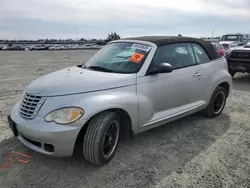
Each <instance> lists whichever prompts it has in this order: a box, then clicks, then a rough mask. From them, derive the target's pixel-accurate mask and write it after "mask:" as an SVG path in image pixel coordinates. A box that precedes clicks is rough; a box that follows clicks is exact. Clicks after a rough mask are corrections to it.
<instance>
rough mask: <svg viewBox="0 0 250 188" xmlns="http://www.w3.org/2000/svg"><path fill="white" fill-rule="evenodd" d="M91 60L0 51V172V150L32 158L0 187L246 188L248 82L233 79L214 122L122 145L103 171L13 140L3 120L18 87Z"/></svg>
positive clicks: (181, 123)
mask: <svg viewBox="0 0 250 188" xmlns="http://www.w3.org/2000/svg"><path fill="white" fill-rule="evenodd" d="M94 53H95V51H85V52H84V51H64V52H63V51H60V52H28V51H25V52H0V166H1V165H2V164H4V163H5V162H6V160H5V158H4V154H5V153H6V152H8V151H12V150H14V151H19V152H23V153H26V154H28V155H30V156H32V161H31V162H30V163H29V164H18V163H16V162H14V164H12V165H11V166H10V167H8V168H6V169H5V170H4V171H2V172H0V187H1V188H7V187H8V188H9V187H13V188H14V187H15V188H17V187H20V188H29V187H35V188H45V187H46V188H47V187H48V188H50V187H53V188H54V187H60V188H66V187H68V188H71V187H72V188H75V187H82V188H88V187H96V188H99V187H107V188H116V187H119V188H123V187H135V188H139V187H141V188H147V187H156V188H160V187H197V188H198V187H199V188H200V187H209V188H214V187H218V188H221V187H223V188H235V187H239V188H243V187H244V188H247V187H248V188H249V187H250V75H241V74H238V75H236V78H235V79H234V90H233V92H232V95H231V96H230V98H229V99H228V102H227V105H226V108H225V111H224V113H223V114H222V115H221V116H220V117H218V118H216V119H208V118H205V117H203V116H201V115H199V114H196V115H193V116H190V117H186V118H183V119H181V120H178V121H176V122H173V123H170V124H167V125H164V126H162V127H159V128H156V129H154V130H151V131H148V132H145V133H142V134H140V135H138V136H136V137H135V138H134V139H133V140H131V141H123V142H122V143H121V144H120V145H119V148H118V150H117V153H116V155H115V157H114V159H113V161H111V162H110V163H109V164H108V165H106V166H104V167H95V166H93V165H90V164H88V163H86V162H85V161H84V160H83V159H82V158H79V157H72V158H52V157H48V156H44V155H40V154H38V153H36V152H33V151H31V150H29V149H27V148H26V147H24V146H23V145H22V144H21V143H20V142H19V141H18V140H17V139H16V138H13V137H12V134H11V133H10V131H9V128H8V127H7V121H6V116H7V115H8V114H9V113H10V109H11V107H12V105H13V104H14V103H15V102H16V101H17V99H18V97H19V96H20V94H21V92H22V91H23V89H24V88H25V86H26V85H27V84H28V83H29V82H30V81H31V80H33V79H34V78H36V77H39V76H41V75H44V74H46V73H49V72H52V71H54V70H57V69H59V68H64V67H68V66H71V65H76V64H79V63H81V62H83V61H84V60H86V59H88V58H90V56H91V55H92V54H94Z"/></svg>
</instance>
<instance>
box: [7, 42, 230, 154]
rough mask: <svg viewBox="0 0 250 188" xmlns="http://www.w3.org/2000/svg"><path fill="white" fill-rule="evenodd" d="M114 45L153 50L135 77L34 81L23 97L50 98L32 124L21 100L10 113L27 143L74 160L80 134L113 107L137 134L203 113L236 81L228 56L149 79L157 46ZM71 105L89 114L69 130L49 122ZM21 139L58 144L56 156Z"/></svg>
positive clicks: (79, 73) (62, 76) (76, 75)
mask: <svg viewBox="0 0 250 188" xmlns="http://www.w3.org/2000/svg"><path fill="white" fill-rule="evenodd" d="M113 42H133V43H141V44H147V45H150V46H151V47H152V48H151V51H150V52H149V54H148V56H147V59H146V60H145V62H144V64H143V66H142V67H141V69H140V70H139V72H138V73H136V74H115V73H106V72H105V73H104V72H98V71H90V70H84V69H81V68H77V67H71V68H69V70H68V69H63V70H60V71H56V72H54V73H51V74H48V75H45V76H43V77H41V78H38V79H36V80H35V81H33V82H32V83H31V84H30V85H29V86H28V87H27V88H26V89H25V91H24V92H28V93H32V94H37V95H40V96H46V97H47V99H46V100H45V102H44V104H43V105H42V107H41V108H40V110H39V112H38V114H37V116H36V117H35V118H34V119H29V120H28V119H25V118H22V117H21V116H20V115H19V114H18V108H19V105H20V102H21V99H19V101H18V102H17V104H16V105H15V106H14V108H13V109H12V111H11V118H12V119H13V120H14V121H15V122H16V123H17V129H18V131H19V133H20V134H21V135H19V140H20V141H21V142H22V143H23V144H25V145H26V146H28V147H29V148H31V149H33V150H35V151H37V152H40V153H43V154H47V155H53V156H71V155H72V153H73V149H74V145H75V142H76V138H77V136H78V134H79V132H80V130H81V129H82V127H83V126H85V125H86V122H87V121H88V120H89V119H90V118H92V117H93V116H94V115H96V114H97V113H99V112H102V111H104V110H109V109H114V108H118V109H122V110H124V111H126V112H127V113H128V114H129V116H130V119H131V122H132V131H133V132H134V134H137V133H139V132H142V131H145V130H148V129H151V128H153V127H157V126H160V125H162V124H164V123H167V122H170V121H172V120H175V119H179V118H181V117H184V116H187V115H189V114H192V113H195V112H197V111H199V110H202V109H204V108H205V107H206V106H207V104H208V102H209V100H210V97H211V96H212V93H213V91H214V90H215V88H216V87H217V86H218V85H219V84H220V83H223V82H227V83H228V84H229V85H230V91H231V88H232V78H231V75H230V74H229V73H228V67H227V62H226V59H225V58H224V57H223V58H219V59H216V60H213V61H211V62H209V63H206V64H201V65H196V66H191V67H187V68H182V69H177V70H174V71H173V72H171V73H164V74H158V75H150V76H149V75H148V76H146V72H147V70H148V67H149V65H150V63H151V61H152V58H153V56H154V54H155V52H156V50H157V46H156V45H155V44H153V43H150V42H145V41H136V40H119V41H113ZM111 43H112V42H111ZM52 80H53V81H52ZM70 106H77V107H80V108H82V109H83V110H84V115H83V116H82V117H81V118H80V119H79V120H77V121H75V122H73V123H71V124H69V125H58V124H56V123H54V122H49V123H48V122H46V121H45V120H44V117H45V116H46V115H47V114H48V113H49V112H51V111H53V110H56V109H59V108H63V107H70ZM22 135H23V136H24V137H26V138H29V139H32V140H34V141H37V142H41V143H42V146H43V144H44V143H49V144H53V145H54V147H55V151H54V152H52V153H50V152H46V151H45V150H44V149H43V148H39V147H37V146H34V145H32V144H31V143H29V142H27V141H26V140H25V139H24V137H22Z"/></svg>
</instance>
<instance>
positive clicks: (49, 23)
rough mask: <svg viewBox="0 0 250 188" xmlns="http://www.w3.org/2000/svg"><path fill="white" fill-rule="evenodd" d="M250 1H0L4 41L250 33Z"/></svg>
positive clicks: (1, 28)
mask: <svg viewBox="0 0 250 188" xmlns="http://www.w3.org/2000/svg"><path fill="white" fill-rule="evenodd" d="M249 10H250V0H0V39H45V38H55V39H60V38H62V39H68V38H72V39H78V38H87V39H89V38H97V39H100V38H106V36H107V35H108V33H110V32H117V33H118V34H119V35H120V36H121V37H131V36H145V35H178V34H182V35H184V36H193V37H201V36H206V37H211V36H212V33H213V31H214V36H220V35H222V34H224V33H236V32H239V33H250V24H249V23H250V22H249V21H250V11H249Z"/></svg>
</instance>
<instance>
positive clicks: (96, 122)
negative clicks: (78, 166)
mask: <svg viewBox="0 0 250 188" xmlns="http://www.w3.org/2000/svg"><path fill="white" fill-rule="evenodd" d="M119 136H120V118H119V116H118V115H117V114H116V113H114V112H103V113H100V114H98V115H96V116H95V117H94V118H93V119H92V120H90V122H89V125H88V128H87V130H86V134H85V136H84V141H83V154H84V157H85V159H86V160H87V161H88V162H90V163H93V164H96V165H103V164H106V163H108V162H109V161H110V160H111V159H112V158H113V156H114V154H115V151H116V148H117V145H118V142H119Z"/></svg>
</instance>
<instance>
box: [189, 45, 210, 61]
mask: <svg viewBox="0 0 250 188" xmlns="http://www.w3.org/2000/svg"><path fill="white" fill-rule="evenodd" d="M193 48H194V53H195V57H196V60H197V62H198V63H199V64H203V63H207V62H209V61H210V58H209V56H208V55H207V53H206V52H205V50H204V49H203V48H202V47H201V46H200V45H198V44H193Z"/></svg>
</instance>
